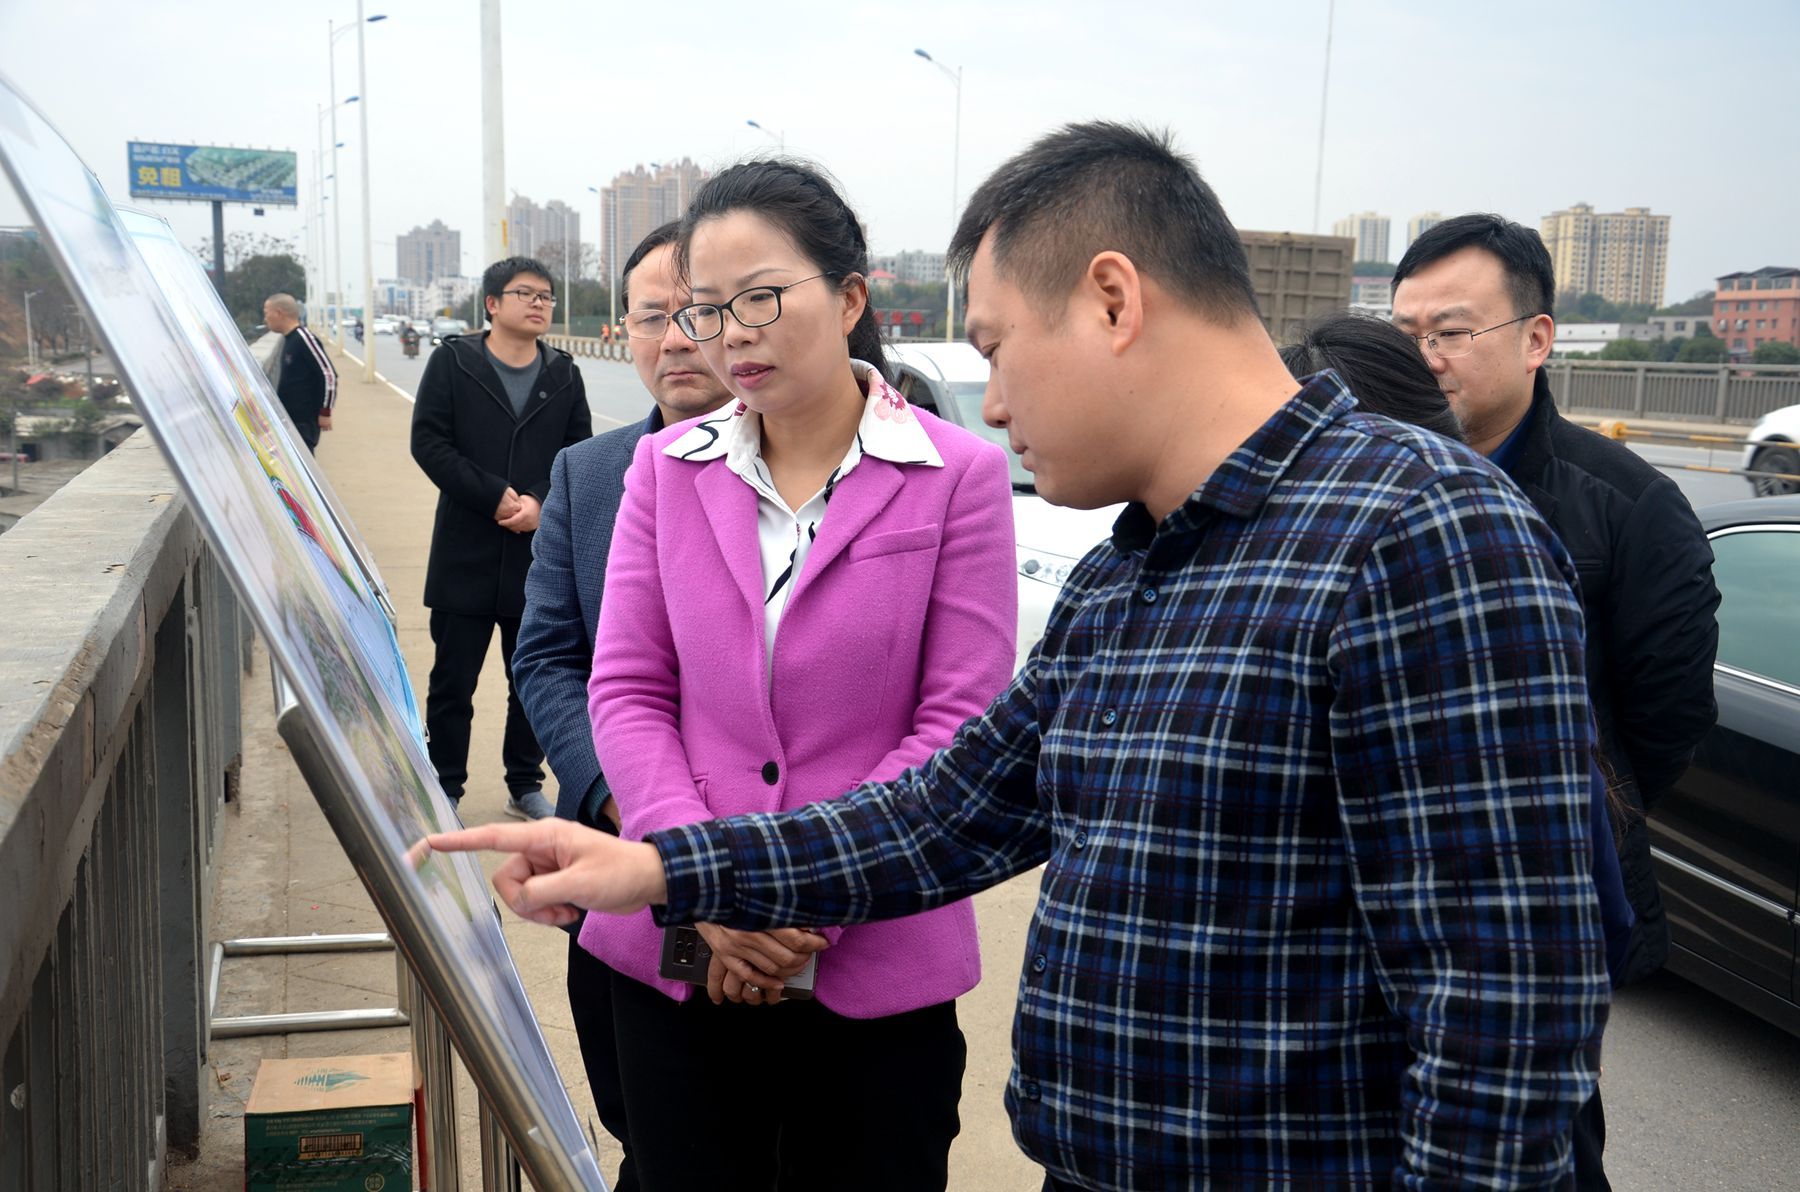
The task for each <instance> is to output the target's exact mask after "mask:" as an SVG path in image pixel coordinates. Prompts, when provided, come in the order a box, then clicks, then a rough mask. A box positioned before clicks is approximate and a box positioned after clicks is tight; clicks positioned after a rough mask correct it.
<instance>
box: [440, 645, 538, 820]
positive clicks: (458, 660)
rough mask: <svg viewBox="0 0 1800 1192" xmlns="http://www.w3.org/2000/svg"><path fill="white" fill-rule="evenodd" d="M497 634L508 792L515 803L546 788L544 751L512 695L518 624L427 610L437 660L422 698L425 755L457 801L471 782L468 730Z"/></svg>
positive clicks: (502, 750)
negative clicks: (502, 675) (502, 668)
mask: <svg viewBox="0 0 1800 1192" xmlns="http://www.w3.org/2000/svg"><path fill="white" fill-rule="evenodd" d="M496 626H498V627H499V630H500V657H501V660H502V662H503V663H504V665H505V668H506V736H505V737H504V738H503V739H502V741H501V743H500V760H501V761H502V762H503V763H504V764H505V766H506V789H507V791H508V792H509V793H510V794H512V795H513V796H514V797H517V796H519V795H521V794H523V793H524V792H526V791H531V790H537V789H539V788H541V787H542V786H543V785H544V750H543V747H542V746H540V745H539V744H538V741H537V734H535V733H533V732H532V731H531V722H530V721H528V720H526V719H525V709H524V708H523V707H522V706H521V705H520V703H519V693H518V692H517V691H516V690H514V689H513V678H512V656H513V647H515V646H517V645H518V643H519V618H517V617H473V616H469V615H467V614H465V613H446V612H439V611H438V610H437V609H432V610H431V642H432V644H433V645H434V646H436V647H437V656H436V658H435V659H434V660H433V661H432V664H431V678H430V680H429V681H428V683H427V687H426V694H425V729H426V732H427V733H429V734H430V740H429V741H428V742H427V749H428V750H429V752H430V754H431V764H432V766H433V767H434V768H436V770H437V776H438V782H440V783H442V784H443V787H444V793H445V794H446V795H449V796H450V797H451V798H452V799H460V798H462V794H463V786H464V784H466V783H467V782H468V781H469V726H470V724H472V723H473V722H474V720H475V703H474V701H475V685H476V683H477V682H478V681H479V680H480V678H481V664H482V663H483V662H485V661H486V660H487V652H488V643H489V642H491V641H493V639H494V629H495V627H496Z"/></svg>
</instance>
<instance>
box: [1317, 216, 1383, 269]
mask: <svg viewBox="0 0 1800 1192" xmlns="http://www.w3.org/2000/svg"><path fill="white" fill-rule="evenodd" d="M1392 227H1393V220H1391V219H1389V218H1388V217H1387V216H1385V215H1377V214H1376V213H1375V212H1373V211H1361V212H1358V213H1357V214H1355V215H1346V216H1345V217H1344V218H1343V219H1340V220H1338V221H1337V223H1335V224H1333V225H1332V227H1331V232H1332V235H1334V236H1348V237H1349V238H1350V239H1352V240H1354V241H1356V259H1357V260H1359V261H1386V260H1389V259H1390V258H1389V257H1388V232H1389V230H1390V229H1391V228H1392Z"/></svg>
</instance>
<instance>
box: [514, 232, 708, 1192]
mask: <svg viewBox="0 0 1800 1192" xmlns="http://www.w3.org/2000/svg"><path fill="white" fill-rule="evenodd" d="M678 230H679V225H677V224H675V223H667V224H664V225H663V226H662V227H660V228H657V229H656V230H655V231H654V232H651V233H650V235H648V236H646V237H645V238H644V241H643V243H641V244H639V245H638V246H637V248H636V249H635V250H633V251H632V254H631V256H630V257H628V258H627V259H626V261H625V268H624V270H623V271H622V275H621V278H620V283H621V287H622V290H623V295H624V298H625V309H626V311H627V312H628V313H627V314H626V316H625V329H626V331H627V332H628V333H629V335H630V337H631V346H632V352H631V358H632V363H633V364H634V365H635V366H636V367H637V371H638V376H639V377H641V378H642V379H643V382H644V388H646V389H648V390H649V391H650V395H651V397H652V398H654V399H655V402H656V406H655V408H654V409H653V410H651V411H650V415H649V417H647V418H645V419H644V421H642V422H639V423H634V424H632V425H630V426H623V427H620V428H619V429H617V430H614V431H610V432H608V433H607V434H603V435H597V436H595V437H594V438H592V439H589V440H587V441H586V442H583V443H577V444H576V445H574V446H572V447H570V448H568V449H567V450H566V451H563V452H561V453H560V454H559V455H557V457H556V462H555V463H554V464H553V465H552V466H551V468H550V491H549V494H548V495H547V496H546V497H545V498H544V506H543V512H542V513H541V515H540V517H539V522H538V529H537V537H536V540H535V541H534V542H533V544H532V562H531V570H530V571H529V572H528V573H527V574H526V577H525V615H524V617H523V619H522V620H521V622H520V624H519V640H518V645H517V647H516V648H515V649H514V651H513V662H512V665H513V682H514V683H515V684H516V685H517V688H518V693H519V699H520V701H521V702H522V703H523V704H524V706H525V715H526V717H527V718H528V719H529V720H530V721H531V726H532V728H533V729H534V730H535V731H536V733H537V738H538V741H539V743H540V744H542V745H543V747H544V754H545V757H546V759H547V760H548V761H549V763H550V769H551V770H552V771H553V772H554V773H555V774H556V781H557V784H558V786H559V788H560V789H559V791H558V793H557V798H556V814H557V815H559V816H561V817H563V818H564V819H572V820H575V821H576V822H578V823H582V824H586V825H587V826H589V827H591V828H599V829H600V830H602V831H606V832H617V830H618V829H617V827H616V826H615V822H616V820H617V812H616V811H615V810H614V808H613V806H612V795H611V791H610V790H609V789H608V787H607V785H606V776H605V775H604V774H602V773H601V772H600V762H599V760H598V759H597V758H596V757H595V756H594V730H593V726H592V725H591V724H590V723H589V721H588V690H587V685H588V673H589V672H590V671H591V670H592V669H593V663H594V627H595V626H596V625H597V624H598V623H599V620H600V596H601V592H602V591H603V590H604V588H605V585H606V554H607V548H608V546H609V545H610V544H611V542H612V532H613V519H614V518H615V517H617V516H618V512H619V499H620V498H621V497H622V496H623V495H624V493H625V469H626V468H627V467H629V466H630V465H631V457H632V453H633V452H634V451H635V450H636V448H637V443H638V440H639V439H641V438H643V437H644V436H645V435H647V434H654V433H655V432H657V431H659V430H661V429H662V428H663V427H664V426H669V425H673V424H675V423H677V422H684V421H686V420H687V419H689V418H697V417H699V416H700V415H702V414H709V413H711V412H712V411H713V410H716V409H718V408H719V407H720V406H721V405H723V404H724V403H725V401H726V398H727V394H726V392H725V387H724V386H723V385H721V384H720V383H719V382H718V380H717V379H716V378H714V377H713V375H712V374H711V373H710V372H708V371H707V370H706V365H705V364H703V363H702V362H701V360H700V352H699V350H698V349H697V348H696V347H695V345H694V341H693V340H691V339H689V338H688V337H687V336H685V335H683V334H682V333H681V329H680V328H679V327H677V326H676V325H675V320H674V319H672V318H670V317H669V316H670V315H672V314H673V313H674V312H675V311H676V310H677V309H678V308H679V307H681V306H683V305H685V304H686V303H687V299H688V295H687V293H686V292H685V291H684V290H682V289H681V288H680V284H679V281H678V279H677V278H676V276H675V268H674V260H675V238H676V233H677V232H678ZM569 1007H570V1009H571V1010H572V1011H573V1013H574V1018H575V1033H576V1036H577V1038H578V1039H579V1040H580V1042H581V1058H582V1063H583V1064H584V1065H585V1066H586V1068H587V1075H588V1086H589V1087H590V1088H591V1089H593V1092H594V1102H595V1105H596V1107H597V1108H598V1109H599V1111H600V1121H601V1123H602V1124H603V1125H605V1127H606V1129H607V1132H608V1133H610V1134H611V1135H612V1136H613V1137H614V1138H617V1139H618V1140H619V1142H620V1144H621V1145H622V1146H624V1147H625V1162H624V1164H623V1165H622V1166H621V1167H620V1169H619V1178H618V1180H617V1182H615V1183H614V1185H613V1187H614V1188H615V1189H617V1190H618V1192H631V1190H633V1189H635V1188H636V1186H637V1179H636V1175H635V1173H634V1172H633V1171H632V1166H631V1142H630V1139H629V1137H628V1135H627V1133H626V1122H625V1102H624V1097H623V1096H622V1094H621V1093H620V1091H619V1072H618V1055H617V1050H616V1047H615V1045H614V1042H613V1023H612V994H611V977H610V972H609V970H608V968H607V966H606V965H605V964H604V963H603V962H602V961H600V960H599V959H598V958H596V957H594V956H592V955H590V954H588V953H587V952H586V951H584V950H583V949H582V947H581V946H580V944H579V943H577V941H576V938H575V936H574V934H571V935H570V936H569Z"/></svg>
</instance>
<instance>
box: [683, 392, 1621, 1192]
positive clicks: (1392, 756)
mask: <svg viewBox="0 0 1800 1192" xmlns="http://www.w3.org/2000/svg"><path fill="white" fill-rule="evenodd" d="M1574 592H1575V588H1574V586H1573V569H1572V568H1571V567H1570V565H1569V563H1568V559H1567V555H1566V554H1565V553H1564V552H1563V550H1562V548H1561V546H1560V545H1559V544H1558V543H1557V542H1556V540H1555V538H1554V536H1553V535H1552V534H1551V533H1550V531H1549V530H1548V528H1547V527H1546V526H1545V525H1544V523H1543V522H1542V520H1541V519H1540V518H1539V517H1538V515H1537V514H1536V513H1535V512H1534V511H1533V510H1532V508H1531V506H1530V505H1529V503H1528V502H1527V501H1526V500H1525V498H1524V497H1523V496H1521V495H1520V494H1519V493H1518V491H1517V490H1516V489H1514V488H1513V486H1512V485H1511V484H1510V483H1509V482H1507V481H1506V480H1505V479H1504V478H1503V477H1502V476H1501V475H1500V474H1499V473H1498V472H1497V471H1495V470H1494V469H1493V468H1491V467H1490V466H1489V465H1488V464H1487V462H1486V461H1484V460H1482V459H1480V458H1479V457H1478V456H1476V455H1474V454H1473V453H1472V452H1469V451H1467V450H1465V449H1463V448H1462V447H1460V446H1457V445H1454V444H1450V443H1447V442H1445V441H1443V440H1440V439H1438V438H1436V437H1435V436H1433V435H1431V434H1429V433H1428V432H1425V431H1422V430H1418V429H1416V428H1412V427H1407V426H1401V425H1399V424H1396V423H1393V422H1390V421H1388V420H1386V419H1382V418H1378V417H1374V416H1371V415H1368V414H1365V413H1362V412H1359V411H1357V410H1356V409H1355V403H1354V400H1353V399H1352V398H1351V396H1350V395H1349V393H1348V392H1347V391H1346V390H1345V389H1344V388H1343V386H1342V384H1341V383H1340V382H1339V381H1338V379H1337V378H1336V376H1335V375H1334V374H1331V373H1321V374H1319V375H1318V376H1316V377H1314V378H1311V379H1310V380H1309V381H1308V382H1307V384H1306V385H1305V387H1304V388H1303V389H1302V390H1301V391H1300V393H1299V394H1298V395H1297V396H1296V397H1295V398H1293V399H1292V400H1291V401H1290V402H1289V403H1288V404H1287V406H1286V407H1284V408H1283V410H1282V411H1281V412H1280V413H1278V414H1277V415H1276V416H1275V417H1274V418H1272V419H1271V420H1270V421H1269V422H1268V423H1267V424H1265V425H1264V426H1263V427H1262V428H1261V429H1260V430H1259V431H1258V432H1257V433H1256V434H1255V435H1254V436H1253V437H1252V438H1251V439H1250V440H1249V441H1248V442H1246V443H1245V444H1244V445H1243V446H1242V447H1241V448H1239V449H1238V450H1237V451H1236V452H1235V453H1233V454H1232V455H1231V456H1230V457H1229V458H1227V459H1226V460H1225V462H1224V463H1223V464H1222V465H1221V466H1220V467H1219V468H1218V470H1217V471H1216V472H1215V473H1214V474H1213V475H1212V476H1211V477H1210V478H1209V479H1208V480H1207V482H1206V483H1205V485H1204V486H1202V487H1201V488H1200V489H1199V490H1198V491H1197V492H1196V493H1194V495H1193V496H1192V497H1191V498H1190V499H1189V500H1188V501H1187V502H1186V504H1185V505H1183V506H1182V507H1181V508H1180V509H1178V510H1176V511H1175V512H1174V513H1172V514H1171V515H1170V516H1169V517H1168V518H1167V519H1165V520H1164V521H1163V523H1162V524H1161V525H1160V526H1157V525H1153V524H1152V521H1151V518H1150V517H1149V515H1148V514H1147V513H1146V512H1145V511H1144V510H1143V508H1142V507H1139V506H1133V507H1131V508H1129V509H1128V510H1127V512H1126V513H1125V514H1124V515H1123V516H1122V517H1121V518H1120V520H1119V523H1118V525H1117V527H1116V528H1115V530H1114V533H1113V538H1112V540H1111V541H1110V542H1108V543H1104V544H1102V545H1101V546H1099V547H1097V548H1096V549H1095V550H1094V551H1093V552H1091V553H1090V554H1089V555H1088V556H1087V558H1086V559H1084V560H1083V561H1082V563H1081V565H1080V566H1079V567H1078V568H1077V569H1076V571H1075V573H1074V574H1072V575H1071V576H1070V579H1069V581H1068V584H1067V586H1066V589H1065V591H1064V593H1063V596H1062V599H1061V601H1060V602H1059V604H1058V606H1057V609H1056V611H1055V613H1054V614H1053V616H1052V618H1051V623H1050V627H1049V630H1048V632H1047V633H1046V635H1045V637H1044V640H1043V641H1042V643H1040V645H1039V647H1038V649H1037V650H1036V652H1035V653H1034V655H1033V657H1032V658H1031V660H1030V662H1029V663H1028V664H1027V666H1026V667H1025V669H1024V670H1022V671H1021V672H1020V674H1019V676H1018V677H1017V679H1016V680H1015V682H1014V683H1013V685H1012V686H1011V687H1010V688H1009V689H1008V690H1007V691H1005V692H1004V693H1002V694H1001V696H1000V697H999V698H998V699H997V700H996V701H995V702H994V704H993V705H992V706H991V707H990V708H989V709H988V710H987V712H986V713H984V714H983V715H982V716H981V717H979V718H977V719H975V720H972V721H970V722H969V723H968V724H967V725H965V726H964V727H963V729H962V730H961V731H960V732H959V733H958V734H957V736H956V738H955V740H954V741H953V742H952V744H951V745H950V746H949V747H948V748H946V749H945V750H943V751H942V752H940V753H938V754H937V755H936V756H935V757H933V758H932V759H931V760H930V761H929V762H928V763H926V764H925V765H924V766H922V767H920V768H917V769H914V770H909V771H908V772H906V773H905V774H903V775H901V776H900V777H899V778H898V779H896V780H895V781H893V782H891V783H887V784H884V785H871V786H866V787H863V788H861V789H859V790H857V791H855V792H852V793H851V794H850V795H848V796H847V797H845V798H843V799H837V800H830V801H826V802H821V803H816V804H813V805H812V806H810V807H807V808H804V809H802V810H799V811H796V812H792V813H788V814H785V815H780V816H752V817H744V818H741V819H733V820H721V821H714V822H711V823H705V824H695V825H690V826H687V827H683V828H678V829H675V830H673V831H670V832H666V833H661V834H659V835H656V836H653V837H652V838H651V839H652V840H653V842H654V843H655V844H656V846H657V848H658V849H659V851H660V853H661V856H662V858H663V862H664V866H665V870H666V874H667V878H668V890H669V895H668V904H667V906H666V907H663V908H660V909H659V911H658V915H659V918H661V919H663V920H664V921H665V922H685V921H690V920H714V921H718V922H722V923H728V924H733V925H736V926H740V927H760V926H768V925H777V924H789V923H796V922H852V921H858V920H865V919H871V918H881V917H887V916H893V915H903V914H910V913H912V912H914V911H918V910H920V909H922V908H924V907H928V906H935V905H939V904H941V903H944V902H948V901H950V900H952V899H956V898H961V897H964V896H966V895H968V894H970V893H972V892H974V891H977V890H980V889H983V888H986V887H988V886H992V885H994V884H995V883H997V882H999V881H1002V880H1004V879H1005V878H1007V877H1010V876H1012V875H1014V874H1017V873H1020V872H1022V871H1024V870H1026V869H1028V868H1029V867H1031V866H1033V865H1035V864H1037V863H1038V862H1040V861H1042V862H1046V868H1045V871H1044V875H1043V887H1042V893H1041V896H1040V899H1039V903H1038V908H1037V912H1036V914H1035V916H1034V917H1033V919H1032V923H1031V928H1030V934H1029V936H1028V938H1027V943H1026V949H1025V963H1024V971H1023V973H1022V976H1021V979H1020V984H1019V1005H1018V1016H1017V1019H1016V1024H1015V1029H1014V1035H1013V1044H1014V1069H1013V1073H1012V1077H1011V1080H1010V1082H1009V1084H1008V1087H1007V1091H1006V1103H1007V1108H1008V1110H1009V1112H1011V1114H1012V1115H1013V1121H1014V1129H1015V1132H1016V1134H1017V1137H1018V1139H1019V1142H1020V1144H1021V1145H1022V1146H1023V1147H1024V1149H1025V1151H1026V1153H1027V1154H1029V1155H1030V1156H1031V1157H1032V1158H1033V1159H1035V1160H1037V1161H1038V1162H1040V1163H1042V1164H1043V1165H1044V1166H1045V1167H1046V1168H1047V1169H1048V1170H1049V1171H1050V1172H1051V1173H1052V1174H1054V1175H1055V1176H1056V1177H1057V1178H1058V1179H1060V1180H1063V1181H1066V1182H1068V1183H1072V1184H1076V1185H1079V1186H1083V1187H1088V1188H1102V1189H1109V1188H1146V1189H1148V1188H1156V1189H1162V1188H1172V1187H1186V1186H1208V1187H1244V1186H1266V1185H1275V1186H1282V1187H1306V1188H1329V1189H1339V1188H1354V1187H1374V1186H1378V1185H1391V1186H1394V1187H1405V1188H1449V1187H1495V1188H1498V1187H1508V1188H1513V1187H1540V1186H1542V1187H1556V1186H1566V1184H1567V1181H1568V1180H1569V1145H1568V1130H1569V1124H1570V1121H1571V1119H1572V1117H1573V1115H1574V1113H1575V1110H1576V1109H1577V1108H1578V1107H1579V1106H1580V1105H1581V1104H1582V1102H1584V1101H1585V1100H1586V1099H1587V1098H1588V1096H1589V1095H1590V1094H1591V1093H1592V1092H1593V1089H1594V1082H1595V1077H1596V1074H1597V1070H1598V1062H1599V1043H1600V1033H1601V1029H1602V1026H1603V1024H1604V1022H1605V1017H1606V1008H1607V998H1608V987H1607V979H1606V969H1605V964H1604V956H1603V949H1602V943H1601V930H1600V919H1599V913H1598V909H1597V906H1596V901H1595V896H1594V888H1593V882H1592V878H1591V876H1590V874H1589V859H1588V856H1589V839H1588V827H1587V821H1588V788H1587V784H1588V773H1589V771H1588V740H1589V737H1588V698H1587V689H1586V684H1585V681H1584V679H1583V674H1582V620H1581V609H1580V606H1579V604H1578V603H1577V600H1576V597H1575V596H1574ZM820 963H821V964H830V963H831V954H830V953H829V952H827V953H825V955H824V956H823V957H822V958H821V960H820ZM894 979H895V980H897V981H903V980H905V979H906V958H905V957H904V956H896V957H895V958H894ZM870 1079H874V1080H878V1079H880V1074H879V1073H878V1072H876V1073H870Z"/></svg>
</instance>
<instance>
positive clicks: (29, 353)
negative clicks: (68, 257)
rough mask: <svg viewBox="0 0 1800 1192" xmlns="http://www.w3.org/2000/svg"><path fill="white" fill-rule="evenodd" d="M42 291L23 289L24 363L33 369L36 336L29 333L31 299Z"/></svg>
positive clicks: (35, 353) (35, 366)
mask: <svg viewBox="0 0 1800 1192" xmlns="http://www.w3.org/2000/svg"><path fill="white" fill-rule="evenodd" d="M43 292H44V291H42V290H26V291H25V365H26V367H28V368H30V369H33V370H34V371H35V370H36V368H37V338H36V337H35V336H33V335H32V334H31V300H32V299H33V298H36V297H37V296H38V295H39V294H42V293H43Z"/></svg>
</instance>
